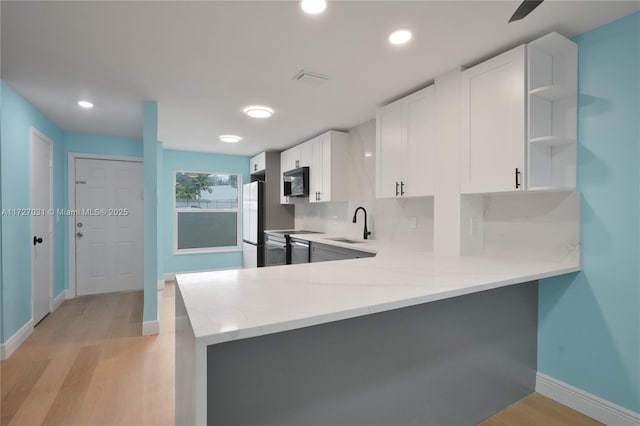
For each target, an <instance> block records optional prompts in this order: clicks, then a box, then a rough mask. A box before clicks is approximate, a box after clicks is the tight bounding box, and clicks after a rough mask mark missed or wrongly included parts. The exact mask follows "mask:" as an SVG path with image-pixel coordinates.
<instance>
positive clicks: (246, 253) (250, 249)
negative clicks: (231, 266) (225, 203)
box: [242, 182, 265, 268]
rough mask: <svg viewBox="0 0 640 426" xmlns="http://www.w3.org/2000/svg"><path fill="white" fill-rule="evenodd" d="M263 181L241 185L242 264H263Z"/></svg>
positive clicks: (255, 265)
mask: <svg viewBox="0 0 640 426" xmlns="http://www.w3.org/2000/svg"><path fill="white" fill-rule="evenodd" d="M264 210H265V200H264V182H251V183H247V184H245V185H243V186H242V266H243V267H245V268H255V267H258V266H264V216H265V214H264V213H265V212H264Z"/></svg>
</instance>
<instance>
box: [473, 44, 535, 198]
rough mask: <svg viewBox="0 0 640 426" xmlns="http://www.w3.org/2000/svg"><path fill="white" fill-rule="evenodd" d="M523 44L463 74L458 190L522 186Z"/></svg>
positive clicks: (524, 67)
mask: <svg viewBox="0 0 640 426" xmlns="http://www.w3.org/2000/svg"><path fill="white" fill-rule="evenodd" d="M525 77H526V47H525V46H524V45H522V46H518V47H516V48H515V49H512V50H509V51H508V52H505V53H503V54H501V55H498V56H496V57H494V58H491V59H489V60H488V61H485V62H483V63H481V64H479V65H476V66H474V67H472V68H469V69H467V70H465V71H463V72H462V77H461V78H462V81H461V92H462V104H461V106H462V114H461V119H462V129H461V130H462V132H461V133H462V143H461V148H462V151H461V168H462V181H461V192H462V193H466V194H473V193H486V192H505V191H517V190H523V189H524V188H525V186H524V176H525V174H524V166H525V143H524V141H525V137H526V128H525V122H526V111H525V105H526V78H525Z"/></svg>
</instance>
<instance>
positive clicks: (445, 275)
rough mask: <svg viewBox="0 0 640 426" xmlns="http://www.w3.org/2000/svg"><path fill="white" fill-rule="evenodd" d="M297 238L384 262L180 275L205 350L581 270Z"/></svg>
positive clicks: (554, 263)
mask: <svg viewBox="0 0 640 426" xmlns="http://www.w3.org/2000/svg"><path fill="white" fill-rule="evenodd" d="M296 238H301V239H305V240H309V241H316V242H321V243H325V244H332V245H335V246H339V247H346V248H353V249H357V250H366V251H374V252H376V253H377V255H376V256H375V257H370V258H363V259H353V260H339V261H333V262H320V263H308V264H299V265H283V266H272V267H267V268H252V269H234V270H221V271H213V272H201V273H191V274H179V275H178V276H177V285H178V286H179V287H180V291H181V294H182V297H183V300H184V304H185V307H186V310H187V315H188V317H189V322H190V323H191V327H192V329H193V332H194V336H195V338H196V340H197V341H198V342H199V344H204V345H210V344H216V343H222V342H227V341H231V340H236V339H244V338H249V337H255V336H261V335H266V334H271V333H277V332H281V331H287V330H293V329H297V328H302V327H308V326H312V325H317V324H323V323H327V322H331V321H338V320H343V319H347V318H353V317H358V316H361V315H367V314H372V313H376V312H383V311H387V310H391V309H397V308H403V307H407V306H412V305H418V304H421V303H427V302H433V301H436V300H441V299H446V298H450V297H456V296H462V295H465V294H470V293H475V292H479V291H484V290H490V289H494V288H498V287H503V286H508V285H513V284H519V283H525V282H529V281H534V280H538V279H542V278H548V277H552V276H557V275H562V274H566V273H570V272H576V271H579V270H580V265H579V260H578V256H577V253H576V255H575V256H574V255H571V256H568V257H566V258H565V259H560V260H550V259H540V258H537V259H515V258H507V257H486V256H463V257H447V256H436V255H434V254H433V253H432V252H428V251H406V250H401V249H398V248H393V247H391V246H388V245H385V244H384V243H381V242H378V241H375V240H368V241H366V242H364V241H363V242H362V243H358V244H349V243H339V242H335V241H331V240H328V238H332V236H329V235H325V234H298V235H296Z"/></svg>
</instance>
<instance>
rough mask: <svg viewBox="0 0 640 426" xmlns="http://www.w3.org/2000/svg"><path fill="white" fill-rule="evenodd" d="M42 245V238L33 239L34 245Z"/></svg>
mask: <svg viewBox="0 0 640 426" xmlns="http://www.w3.org/2000/svg"><path fill="white" fill-rule="evenodd" d="M36 244H42V237H33V245H34V246H35V245H36Z"/></svg>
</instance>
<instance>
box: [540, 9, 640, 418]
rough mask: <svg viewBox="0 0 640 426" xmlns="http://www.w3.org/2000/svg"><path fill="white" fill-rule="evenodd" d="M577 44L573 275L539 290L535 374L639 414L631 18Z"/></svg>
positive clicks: (638, 26)
mask: <svg viewBox="0 0 640 426" xmlns="http://www.w3.org/2000/svg"><path fill="white" fill-rule="evenodd" d="M575 41H576V42H577V43H578V55H579V60H578V61H579V62H578V64H579V65H578V70H579V78H578V89H579V110H578V139H579V145H578V191H580V192H581V193H582V208H581V209H582V271H581V272H580V273H577V274H572V275H569V276H562V277H557V278H554V279H548V280H544V281H541V282H540V290H539V291H540V295H539V296H540V302H539V303H540V304H539V309H540V312H539V342H538V369H539V371H540V372H542V373H544V374H547V375H550V376H552V377H555V378H557V379H559V380H561V381H563V382H566V383H569V384H570V385H573V386H575V387H577V388H579V389H583V390H585V391H587V392H590V393H592V394H595V395H597V396H600V397H602V398H604V399H606V400H608V401H611V402H614V403H616V404H618V405H621V406H623V407H625V408H627V409H630V410H633V411H635V412H640V270H639V267H638V265H639V264H640V251H639V244H640V229H639V222H640V175H639V173H638V170H639V169H640V124H639V123H640V12H639V13H635V14H633V15H629V16H627V17H624V18H622V19H620V20H617V21H615V22H613V23H610V24H608V25H605V26H603V27H600V28H597V29H595V30H592V31H589V32H587V33H584V34H582V35H580V36H578V37H576V38H575Z"/></svg>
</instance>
